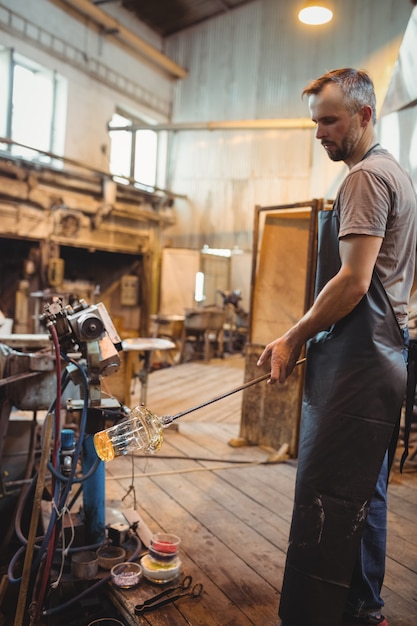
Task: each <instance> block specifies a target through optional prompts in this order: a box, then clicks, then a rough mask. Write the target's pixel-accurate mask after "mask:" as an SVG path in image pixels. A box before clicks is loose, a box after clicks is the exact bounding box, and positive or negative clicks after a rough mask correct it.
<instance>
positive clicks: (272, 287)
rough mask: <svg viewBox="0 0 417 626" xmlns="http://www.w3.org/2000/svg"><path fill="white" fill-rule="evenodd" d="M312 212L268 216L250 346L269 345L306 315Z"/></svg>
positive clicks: (282, 212)
mask: <svg viewBox="0 0 417 626" xmlns="http://www.w3.org/2000/svg"><path fill="white" fill-rule="evenodd" d="M310 215H311V211H310V210H308V211H307V210H306V211H302V212H301V213H299V212H297V211H292V210H288V212H286V211H280V213H279V214H273V213H268V214H267V216H266V219H265V226H264V231H263V237H262V245H261V249H260V254H259V263H258V269H257V275H256V284H255V290H254V302H253V311H252V332H251V343H253V344H261V345H262V344H263V345H266V344H267V343H269V342H270V341H272V340H273V339H275V338H276V337H279V336H281V335H282V334H283V333H284V332H285V331H287V330H288V328H290V327H291V326H292V325H293V324H294V322H295V321H296V320H298V319H299V318H300V317H301V316H302V315H303V313H304V305H305V302H304V300H305V291H306V282H307V258H308V244H309V227H310Z"/></svg>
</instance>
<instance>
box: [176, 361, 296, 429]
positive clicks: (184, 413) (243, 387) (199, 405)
mask: <svg viewBox="0 0 417 626" xmlns="http://www.w3.org/2000/svg"><path fill="white" fill-rule="evenodd" d="M305 361H306V359H305V358H304V359H299V360H298V361H297V362H296V364H295V365H296V366H297V365H302V364H303V363H305ZM270 376H271V372H268V374H263V375H262V376H259V377H258V378H254V379H253V380H249V381H248V382H247V383H244V384H243V385H240V386H239V387H235V389H232V390H231V391H227V392H226V393H223V394H222V395H221V396H217V397H216V398H212V399H211V400H207V401H206V402H202V403H201V404H198V405H197V406H194V407H193V408H192V409H187V410H186V411H181V413H177V414H176V415H172V416H171V418H170V419H171V420H172V421H174V420H176V419H178V418H179V417H183V416H184V415H188V413H192V412H193V411H197V410H198V409H202V408H204V407H205V406H208V405H209V404H213V402H217V401H218V400H223V398H227V397H228V396H231V395H232V394H233V393H237V392H238V391H243V389H247V388H248V387H251V386H252V385H256V384H257V383H260V382H262V381H263V380H266V379H267V378H269V377H270Z"/></svg>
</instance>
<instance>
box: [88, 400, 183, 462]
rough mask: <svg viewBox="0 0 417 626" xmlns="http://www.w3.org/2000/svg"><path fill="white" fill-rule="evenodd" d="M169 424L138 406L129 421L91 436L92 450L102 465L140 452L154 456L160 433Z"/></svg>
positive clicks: (161, 439) (169, 419) (159, 447)
mask: <svg viewBox="0 0 417 626" xmlns="http://www.w3.org/2000/svg"><path fill="white" fill-rule="evenodd" d="M171 422H172V418H170V417H158V416H157V415H154V413H151V411H149V410H148V409H147V408H146V407H144V406H137V407H135V408H134V409H132V410H131V412H130V417H129V419H127V420H124V421H123V422H120V423H119V424H116V425H115V426H111V427H110V428H107V429H106V430H101V431H99V432H98V433H95V435H94V446H95V449H96V452H97V455H98V457H99V458H100V459H101V460H102V461H111V460H113V459H114V458H115V457H116V456H121V455H124V454H128V453H129V452H133V451H134V450H141V451H142V452H143V454H154V453H155V452H158V450H160V449H161V446H162V443H163V435H162V430H163V428H165V427H166V426H169V424H170V423H171Z"/></svg>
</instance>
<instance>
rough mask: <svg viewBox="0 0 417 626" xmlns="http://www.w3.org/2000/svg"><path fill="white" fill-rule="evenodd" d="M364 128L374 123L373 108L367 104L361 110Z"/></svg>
mask: <svg viewBox="0 0 417 626" xmlns="http://www.w3.org/2000/svg"><path fill="white" fill-rule="evenodd" d="M360 113H361V119H362V126H367V125H368V124H369V122H372V107H370V106H368V105H367V104H366V105H365V106H363V107H362V108H361V111H360Z"/></svg>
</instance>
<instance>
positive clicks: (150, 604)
mask: <svg viewBox="0 0 417 626" xmlns="http://www.w3.org/2000/svg"><path fill="white" fill-rule="evenodd" d="M191 583H192V578H191V576H186V577H185V578H184V580H183V581H182V582H181V583H180V584H179V585H176V586H175V587H170V588H169V589H164V591H161V593H158V594H157V595H156V596H153V597H152V598H148V599H147V600H145V601H144V602H143V603H142V604H137V605H136V606H135V615H143V613H147V612H149V611H153V610H155V609H159V608H160V607H162V606H165V605H166V604H170V603H171V602H175V601H176V600H179V599H180V598H185V597H186V596H190V597H191V598H198V597H199V596H201V594H202V593H203V585H202V584H201V583H197V584H196V585H194V586H193V587H192V588H191ZM175 591H177V592H178V593H175V595H171V594H174V592H175Z"/></svg>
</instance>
